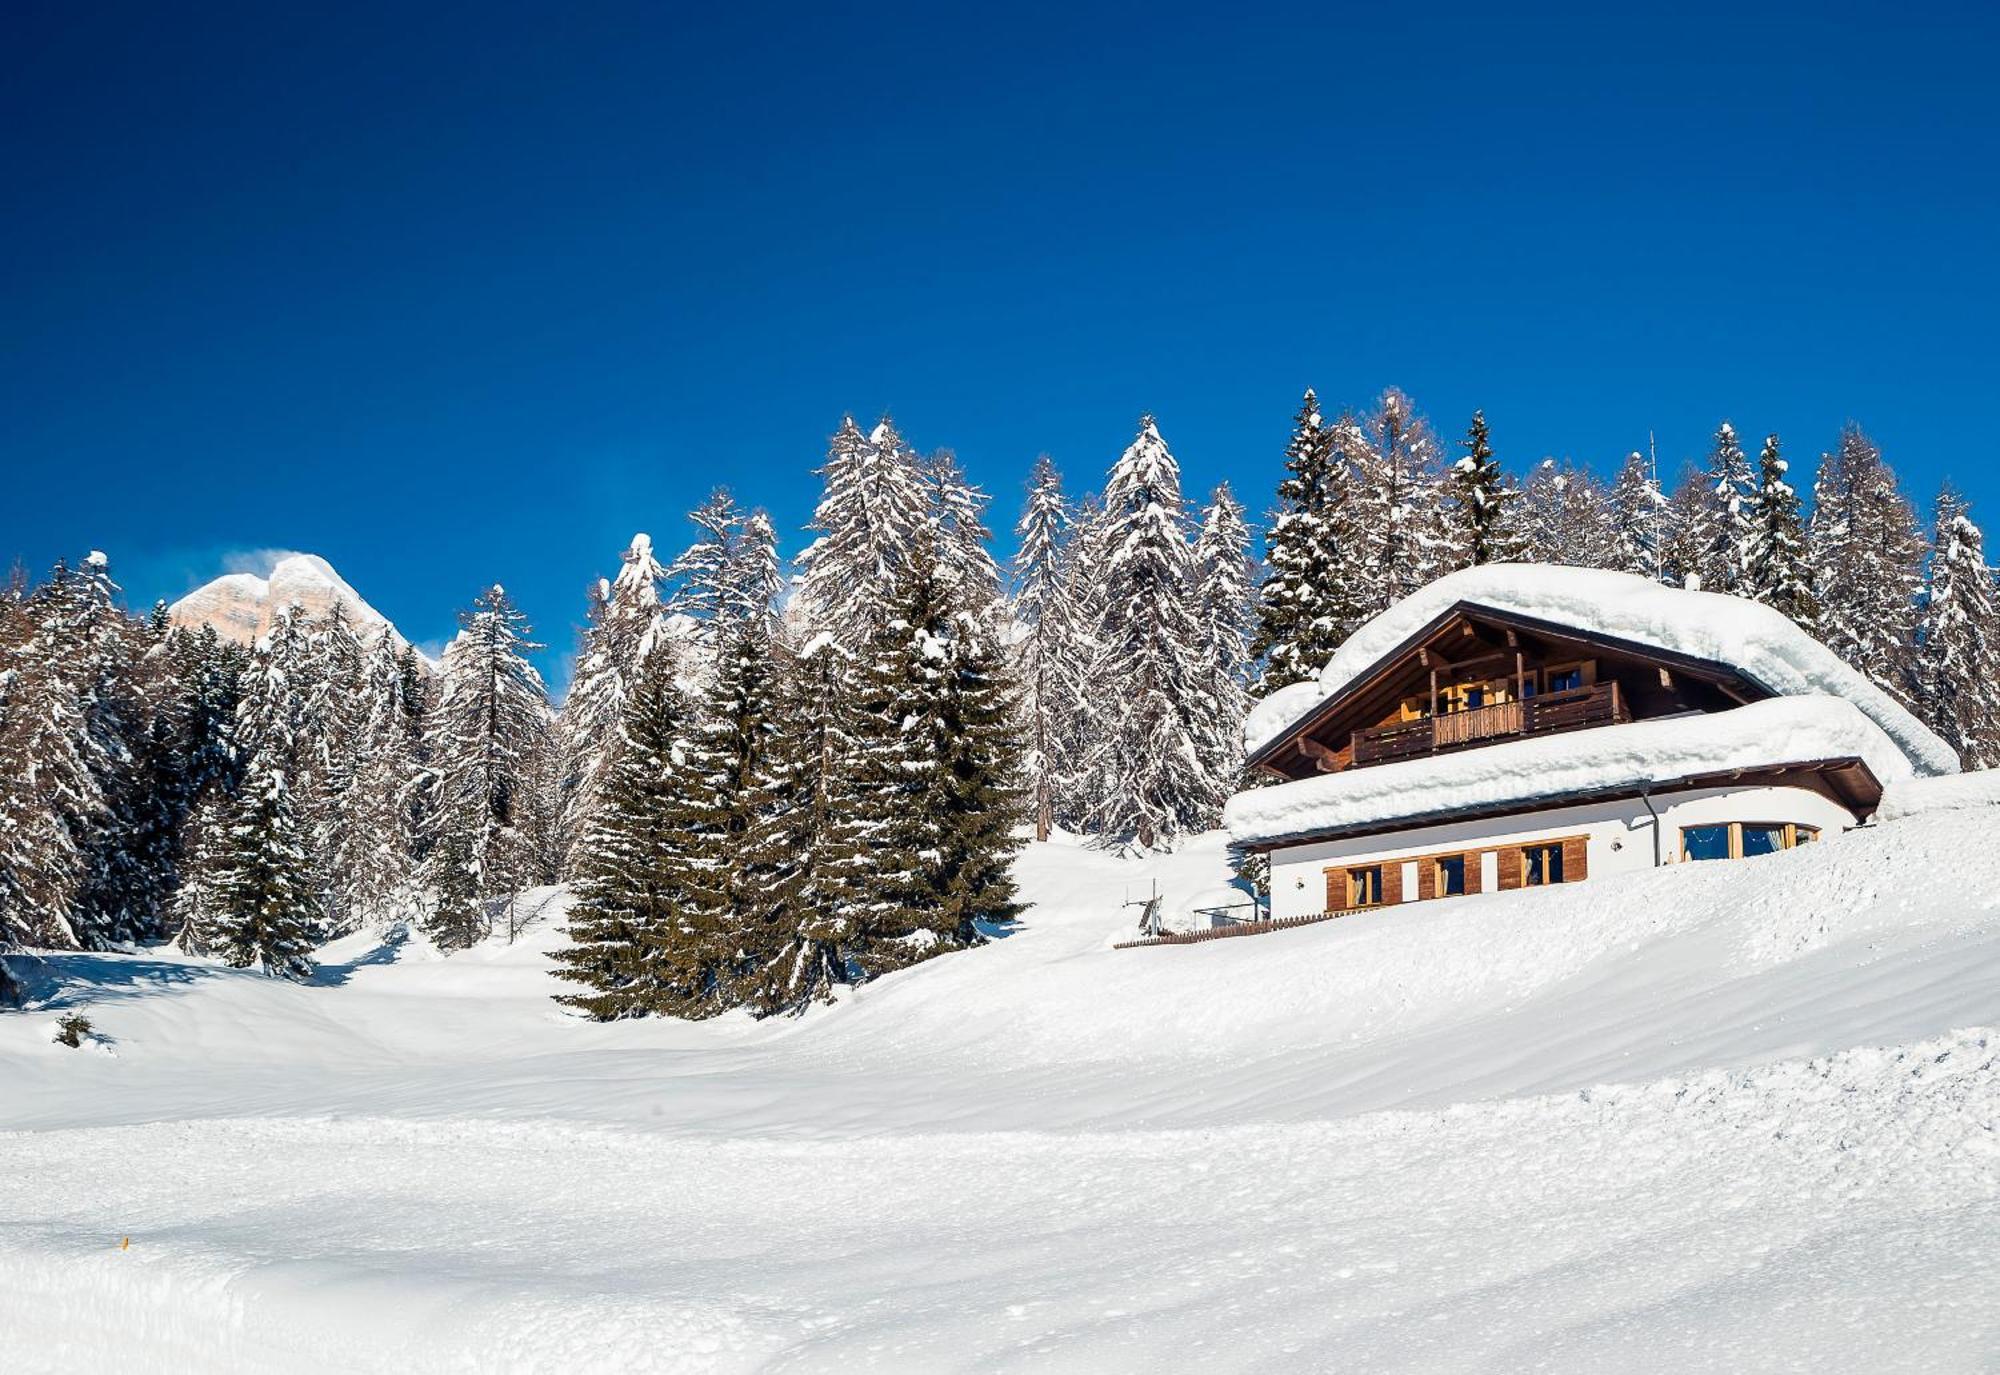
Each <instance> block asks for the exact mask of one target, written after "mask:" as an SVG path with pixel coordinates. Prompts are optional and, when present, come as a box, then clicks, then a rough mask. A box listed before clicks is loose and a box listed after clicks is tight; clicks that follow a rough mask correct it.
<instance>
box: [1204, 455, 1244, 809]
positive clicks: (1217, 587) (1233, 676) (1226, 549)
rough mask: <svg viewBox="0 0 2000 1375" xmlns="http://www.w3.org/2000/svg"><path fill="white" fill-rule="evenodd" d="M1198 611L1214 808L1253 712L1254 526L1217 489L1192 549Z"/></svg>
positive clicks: (1229, 781)
mask: <svg viewBox="0 0 2000 1375" xmlns="http://www.w3.org/2000/svg"><path fill="white" fill-rule="evenodd" d="M1194 565H1195V567H1194V576H1195V597H1194V601H1195V611H1196V615H1197V616H1198V617H1199V619H1200V621H1201V626H1202V632H1203V639H1204V644H1203V657H1202V668H1203V669H1204V670H1205V671H1206V673H1207V677H1208V686H1207V689H1206V694H1207V696H1208V698H1209V700H1210V701H1211V702H1213V703H1214V706H1215V714H1214V715H1213V716H1212V717H1211V718H1210V719H1209V720H1208V722H1207V723H1206V724H1207V731H1206V733H1205V735H1204V737H1203V740H1202V747H1203V767H1204V768H1205V769H1206V770H1207V772H1208V776H1209V777H1210V778H1211V779H1212V780H1213V781H1214V789H1215V792H1214V796H1215V805H1216V806H1217V807H1218V808H1220V807H1221V805H1222V804H1223V803H1224V802H1225V801H1227V800H1228V799H1229V795H1230V794H1231V793H1234V792H1235V791H1236V785H1237V775H1238V774H1239V773H1240V772H1241V766H1242V763H1243V718H1244V715H1245V714H1246V713H1247V712H1248V711H1249V709H1250V694H1249V690H1248V684H1249V679H1250V619H1251V593H1250V586H1251V565H1250V527H1249V526H1248V525H1247V524H1245V523H1244V520H1243V506H1242V503H1240V502H1238V501H1237V500H1236V498H1235V497H1234V495H1232V494H1231V492H1230V490H1229V484H1228V483H1226V482H1225V483H1223V484H1221V485H1220V486H1218V487H1217V488H1216V489H1215V491H1214V493H1213V494H1212V495H1211V496H1210V497H1209V502H1208V506H1207V508H1206V509H1205V510H1204V511H1203V512H1202V522H1201V534H1200V535H1199V536H1198V537H1197V538H1196V540H1195V546H1194Z"/></svg>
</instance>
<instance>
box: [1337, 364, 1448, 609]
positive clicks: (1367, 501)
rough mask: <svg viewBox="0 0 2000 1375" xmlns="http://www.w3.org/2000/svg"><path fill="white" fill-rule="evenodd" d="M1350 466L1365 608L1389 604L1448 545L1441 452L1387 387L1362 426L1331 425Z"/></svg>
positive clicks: (1443, 557) (1424, 575) (1439, 565)
mask: <svg viewBox="0 0 2000 1375" xmlns="http://www.w3.org/2000/svg"><path fill="white" fill-rule="evenodd" d="M1334 433H1335V439H1336V442H1337V443H1338V444H1339V445H1340V447H1341V448H1342V449H1343V450H1344V451H1345V452H1346V454H1347V455H1348V458H1349V461H1350V463H1351V464H1352V468H1353V475H1354V477H1353V480H1354V486H1353V493H1352V497H1351V499H1350V505H1351V508H1352V510H1353V511H1354V530H1355V540H1356V542H1357V544H1358V546H1359V553H1360V559H1359V563H1360V566H1361V568H1362V570H1363V578H1364V579H1365V583H1364V586H1363V602H1362V610H1363V612H1364V613H1365V614H1366V615H1369V616H1372V615H1374V614H1375V613H1377V612H1379V611H1381V610H1383V609H1385V608H1386V607H1389V606H1391V605H1393V604H1395V603H1396V602H1399V601H1401V600H1402V599H1403V598H1405V597H1407V596H1409V595H1410V593H1412V592H1414V591H1416V590H1417V589H1418V588H1419V587H1422V586H1424V585H1425V584H1426V583H1428V582H1430V581H1432V580H1433V579H1434V578H1436V577H1437V576H1438V575H1439V574H1440V573H1442V572H1443V571H1444V569H1445V564H1446V561H1447V548H1446V540H1445V531H1444V512H1443V503H1442V500H1441V498H1442V495H1443V491H1444V481H1443V476H1442V474H1441V473H1440V472H1439V470H1438V465H1439V460H1440V454H1439V449H1438V444H1437V439H1436V437H1435V436H1434V435H1433V434H1432V433H1431V427H1430V423H1429V422H1428V421H1426V420H1425V419H1424V418H1423V417H1422V416H1420V415H1418V414H1417V411H1416V408H1415V407H1414V406H1413V405H1411V403H1410V398H1409V397H1407V396H1405V395H1404V394H1403V393H1402V392H1400V391H1398V390H1397V389H1396V388H1394V387H1391V388H1389V389H1388V390H1387V391H1385V392H1383V393H1382V396H1381V399H1380V400H1379V401H1377V402H1376V405H1375V409H1374V411H1373V412H1372V413H1371V414H1370V416H1369V418H1368V420H1367V422H1366V424H1365V425H1362V426H1359V427H1355V426H1336V427H1335V431H1334Z"/></svg>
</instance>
